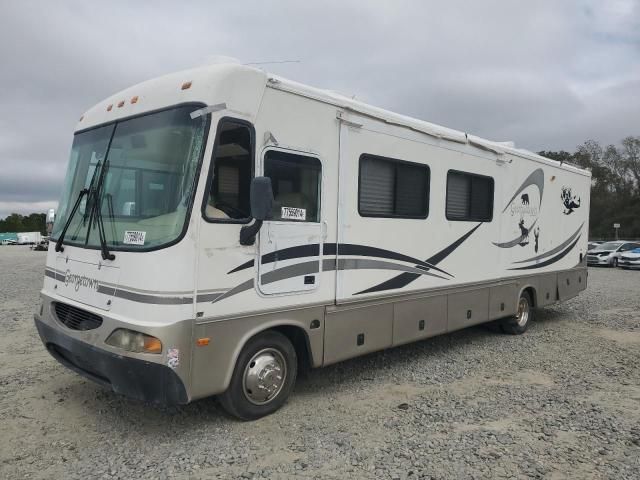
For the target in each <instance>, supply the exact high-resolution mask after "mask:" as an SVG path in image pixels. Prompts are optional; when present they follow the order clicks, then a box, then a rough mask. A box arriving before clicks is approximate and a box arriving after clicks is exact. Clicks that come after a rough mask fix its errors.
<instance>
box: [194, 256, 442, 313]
mask: <svg viewBox="0 0 640 480" xmlns="http://www.w3.org/2000/svg"><path fill="white" fill-rule="evenodd" d="M319 267H320V262H319V261H317V260H315V261H311V262H303V263H296V264H295V265H288V266H286V267H282V268H278V269H276V270H273V271H271V272H267V273H265V274H264V275H262V277H260V281H261V282H262V285H268V284H270V283H274V282H279V281H281V280H286V279H287V278H293V277H299V276H302V275H310V274H313V273H318V272H319V271H320V268H319ZM335 269H336V261H335V259H334V258H327V259H324V260H323V261H322V271H323V272H328V271H331V270H335ZM338 270H395V271H401V272H406V273H410V274H413V275H416V276H417V277H419V276H421V275H425V276H430V277H435V278H440V279H442V280H449V279H448V278H447V277H443V276H440V275H436V274H435V273H429V272H427V271H425V270H423V269H421V268H417V267H409V266H407V265H400V264H398V263H393V262H385V261H382V260H370V259H360V258H357V259H352V258H341V259H339V260H338ZM447 275H449V274H447ZM253 287H254V281H253V279H251V280H247V281H246V282H244V283H241V284H240V285H238V286H236V287H234V288H232V289H231V290H229V291H228V292H226V293H224V294H222V295H218V296H217V297H216V298H214V299H213V300H212V303H215V302H218V301H220V300H223V299H225V298H228V297H231V296H233V295H236V294H238V293H242V292H245V291H247V290H251V289H253ZM198 300H200V298H198Z"/></svg>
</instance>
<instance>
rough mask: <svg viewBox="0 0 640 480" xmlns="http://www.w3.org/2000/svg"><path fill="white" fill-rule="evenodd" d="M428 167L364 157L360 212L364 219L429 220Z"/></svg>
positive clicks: (359, 192)
mask: <svg viewBox="0 0 640 480" xmlns="http://www.w3.org/2000/svg"><path fill="white" fill-rule="evenodd" d="M429 176H430V175H429V167H428V166H426V165H422V164H419V163H410V162H405V161H403V160H393V159H390V158H383V157H376V156H373V155H362V156H361V157H360V179H359V188H358V212H359V213H360V215H361V216H363V217H391V218H427V215H428V212H429Z"/></svg>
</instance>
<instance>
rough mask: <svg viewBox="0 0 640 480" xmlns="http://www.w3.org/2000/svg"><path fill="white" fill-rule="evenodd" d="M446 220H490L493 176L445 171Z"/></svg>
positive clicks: (491, 215) (491, 216)
mask: <svg viewBox="0 0 640 480" xmlns="http://www.w3.org/2000/svg"><path fill="white" fill-rule="evenodd" d="M446 214H447V220H455V221H463V222H464V221H467V222H490V221H491V219H492V218H493V178H491V177H485V176H482V175H475V174H471V173H463V172H456V171H453V170H450V171H449V172H448V173H447V208H446Z"/></svg>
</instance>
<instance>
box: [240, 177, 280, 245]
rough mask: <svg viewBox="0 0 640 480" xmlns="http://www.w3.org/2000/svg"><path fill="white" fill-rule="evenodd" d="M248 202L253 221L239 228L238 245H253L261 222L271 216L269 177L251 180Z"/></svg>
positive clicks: (271, 192)
mask: <svg viewBox="0 0 640 480" xmlns="http://www.w3.org/2000/svg"><path fill="white" fill-rule="evenodd" d="M250 203H251V216H252V217H253V218H254V219H255V221H254V222H253V223H252V224H251V225H245V226H244V227H242V228H241V229H240V245H253V244H254V242H255V241H256V235H257V234H258V232H259V231H260V228H262V222H263V221H264V220H268V219H269V218H271V209H272V208H273V190H272V188H271V179H270V178H269V177H256V178H254V179H253V180H251V189H250Z"/></svg>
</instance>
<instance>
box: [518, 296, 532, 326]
mask: <svg viewBox="0 0 640 480" xmlns="http://www.w3.org/2000/svg"><path fill="white" fill-rule="evenodd" d="M530 310H531V306H530V305H529V302H528V301H527V299H526V298H524V297H520V301H519V302H518V313H517V314H516V323H517V324H518V326H519V327H524V326H525V325H526V324H527V322H528V321H529V311H530Z"/></svg>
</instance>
